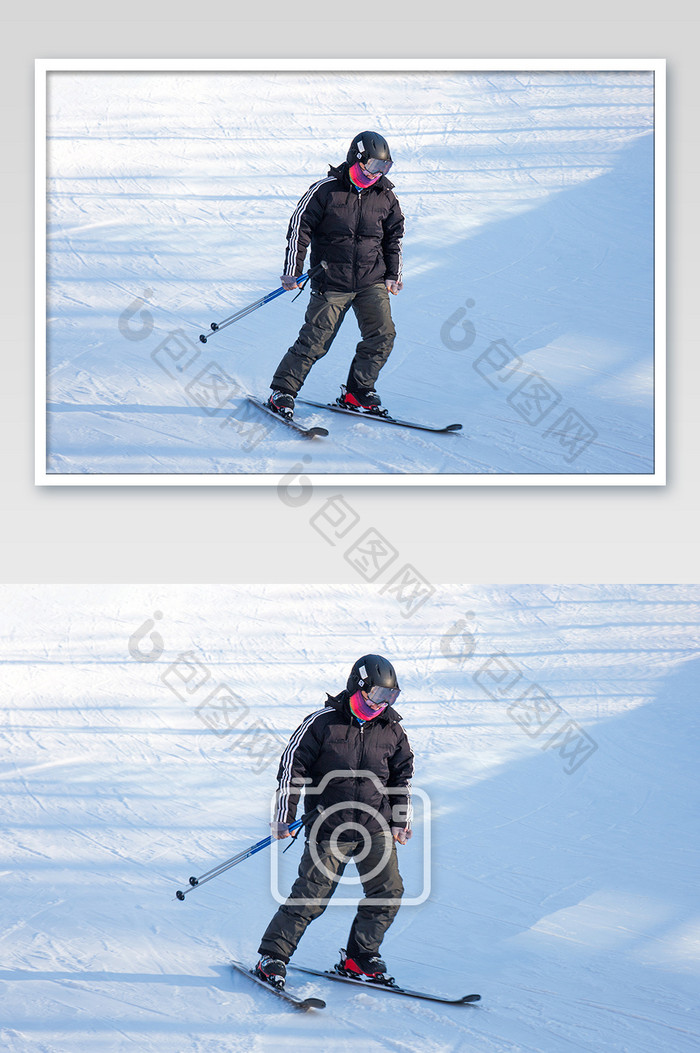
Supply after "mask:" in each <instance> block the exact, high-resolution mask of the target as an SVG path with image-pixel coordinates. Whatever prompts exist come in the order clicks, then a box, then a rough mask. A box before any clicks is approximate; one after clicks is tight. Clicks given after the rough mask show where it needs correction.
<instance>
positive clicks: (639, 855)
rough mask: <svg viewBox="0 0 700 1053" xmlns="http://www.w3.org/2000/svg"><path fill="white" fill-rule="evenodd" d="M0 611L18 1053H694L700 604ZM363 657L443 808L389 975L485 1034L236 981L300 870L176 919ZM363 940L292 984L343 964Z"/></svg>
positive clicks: (268, 599)
mask: <svg viewBox="0 0 700 1053" xmlns="http://www.w3.org/2000/svg"><path fill="white" fill-rule="evenodd" d="M2 599H3V610H4V612H5V615H4V619H3V631H2V662H3V678H2V679H3V684H4V687H5V691H4V694H5V713H4V721H3V730H2V766H1V768H0V788H1V790H2V794H3V837H2V853H3V857H4V861H3V867H2V878H3V926H2V934H1V935H0V941H1V945H2V966H1V967H0V978H1V979H2V982H3V997H2V1004H3V1013H2V1021H1V1022H0V1045H1V1046H2V1049H3V1050H6V1051H8V1053H98V1051H99V1053H130V1051H132V1050H138V1051H139V1053H173V1051H177V1053H231V1051H236V1053H249V1051H251V1050H253V1051H257V1053H263V1051H268V1050H269V1051H271V1053H272V1051H275V1053H276V1051H279V1050H289V1051H290V1053H292V1051H294V1053H297V1051H299V1050H318V1051H319V1053H321V1051H324V1053H346V1051H347V1050H348V1049H356V1048H361V1049H363V1050H366V1051H368V1053H380V1051H385V1050H386V1051H396V1053H425V1051H430V1053H438V1051H440V1053H442V1051H452V1050H469V1051H470V1053H559V1051H567V1053H568V1051H581V1053H584V1051H585V1053H601V1051H606V1053H607V1051H614V1053H659V1051H660V1050H673V1051H674V1053H691V1051H695V1050H697V1049H698V1045H699V1043H700V1019H699V1014H698V999H697V990H698V979H699V977H698V973H699V972H700V965H699V964H698V963H699V960H700V955H699V953H698V952H699V951H700V913H699V911H698V898H697V889H698V879H699V877H700V875H699V873H698V863H699V859H698V836H697V833H698V831H697V824H698V814H700V807H699V804H700V802H698V780H697V758H698V715H697V699H698V682H699V676H698V673H699V668H700V663H699V661H698V647H699V644H700V590H699V589H698V587H697V586H692V587H691V586H646V587H641V586H640V587H635V586H600V587H593V586H562V587H557V586H511V587H507V586H498V587H481V586H480V587H466V586H455V587H451V586H446V585H441V586H438V588H437V591H436V592H435V594H434V595H433V597H432V598H431V599H430V601H429V602H426V603H425V604H424V605H423V606H422V607H421V608H420V609H419V610H417V611H415V612H414V613H413V615H412V616H411V617H406V616H405V615H406V612H405V611H404V610H403V609H402V608H401V606H400V604H399V603H397V598H396V596H392V594H391V593H387V592H385V593H380V591H379V590H378V589H377V588H375V587H374V586H349V585H344V586H335V587H332V586H304V587H294V586H284V587H274V586H260V587H252V586H247V587H229V586H218V587H102V588H99V589H98V588H89V587H44V588H39V587H27V588H19V587H17V588H15V587H11V588H10V587H5V588H4V589H3V596H2ZM368 651H378V652H380V653H383V654H386V655H387V656H389V657H390V658H391V659H392V660H393V662H394V664H395V666H396V669H397V671H398V676H399V681H400V684H401V687H402V695H401V697H400V699H399V701H398V703H397V706H396V708H397V709H398V710H399V712H400V713H401V714H402V716H403V719H404V726H405V728H406V730H407V733H408V735H409V737H410V740H411V743H412V746H413V749H414V752H415V755H416V774H415V780H414V788H415V790H416V798H418V791H419V790H420V791H421V793H422V794H423V795H424V796H425V797H427V798H428V799H429V801H430V819H429V828H430V835H431V836H430V838H429V839H428V837H427V833H428V830H427V827H428V819H427V815H426V812H425V809H424V805H421V804H419V806H418V807H417V821H416V832H415V836H414V837H413V839H412V840H411V841H410V842H409V843H408V844H407V845H406V846H405V847H400V848H399V853H400V866H401V870H402V873H403V876H404V881H405V884H406V897H407V899H408V898H409V897H410V898H413V899H415V900H421V899H422V902H420V903H415V904H414V905H410V904H409V903H408V902H407V903H406V904H405V905H404V906H402V908H401V910H400V911H399V914H398V916H397V919H396V921H395V923H394V925H393V926H392V927H391V928H390V930H389V932H388V934H387V937H386V939H385V941H384V944H383V947H382V951H383V953H384V955H385V957H386V959H387V961H388V963H389V967H390V970H391V972H392V974H393V975H394V976H396V977H397V978H398V979H399V980H400V981H401V982H402V983H404V984H405V985H406V986H412V987H417V988H424V989H428V990H431V991H435V992H444V993H450V994H452V995H463V994H469V993H472V992H477V993H480V994H481V995H482V1001H481V1003H480V1004H479V1005H478V1006H456V1007H453V1006H442V1005H439V1004H437V1003H428V1002H413V1001H410V1000H408V999H400V998H397V997H395V996H392V995H389V994H385V993H383V992H372V991H357V990H356V989H354V988H350V987H346V986H343V985H341V984H331V983H329V982H328V981H324V980H315V979H313V980H312V979H309V978H305V977H302V976H301V974H296V975H293V976H290V979H289V987H290V989H291V988H293V989H294V990H296V991H299V992H301V993H303V994H304V995H311V994H313V995H316V996H320V997H322V998H325V999H326V1001H327V1004H328V1007H327V1009H325V1010H323V1011H321V1012H318V1013H310V1014H308V1015H300V1014H297V1013H296V1012H295V1011H294V1010H293V1009H291V1008H289V1007H288V1006H285V1005H284V1004H282V1003H281V1002H280V1001H278V1000H276V999H275V998H274V995H272V994H270V993H268V992H267V991H264V990H261V989H258V988H257V987H255V986H254V985H253V984H250V983H248V982H247V981H246V979H245V978H244V977H240V976H234V975H233V974H232V973H231V971H230V970H229V968H228V966H227V962H228V960H229V959H230V958H231V957H236V958H238V959H241V960H244V961H247V962H251V963H252V962H254V960H255V952H256V949H257V945H258V941H259V938H260V935H261V933H262V931H263V930H264V928H265V926H266V925H267V922H268V921H269V919H270V917H271V915H272V913H273V912H274V910H275V909H276V902H275V899H274V897H273V894H272V891H271V888H272V886H271V871H270V864H271V860H272V859H273V858H276V859H277V862H278V864H279V868H280V876H279V882H280V886H281V889H282V893H283V894H285V893H286V891H287V889H288V888H289V885H290V884H291V880H292V878H293V876H294V874H295V871H296V867H297V864H298V859H299V855H300V846H299V845H298V844H297V845H295V846H293V847H292V848H291V849H290V851H288V852H287V853H286V854H285V855H282V854H281V852H280V847H281V846H275V849H274V852H273V853H271V852H268V851H266V852H262V853H259V854H258V855H256V856H254V857H252V858H250V859H249V860H247V861H246V862H244V863H242V864H240V866H238V867H236V868H235V869H232V870H230V871H229V872H227V873H225V874H223V875H221V876H220V877H217V878H216V879H215V880H213V881H211V882H209V883H208V884H206V885H202V886H201V887H200V888H198V889H195V890H194V891H193V892H191V893H190V894H188V896H187V898H186V900H185V902H184V903H183V902H179V901H178V900H177V899H176V898H175V892H176V890H177V889H181V888H186V887H187V879H188V877H189V876H190V875H191V874H193V875H201V874H203V873H204V872H206V871H208V870H209V869H210V868H211V867H213V866H215V865H216V864H217V863H219V862H222V861H224V860H226V859H228V858H230V857H231V856H233V855H234V854H235V853H237V852H239V851H241V850H242V849H243V848H246V847H248V846H250V845H252V844H253V843H255V842H257V841H258V840H260V839H261V838H263V837H265V836H266V834H267V832H268V829H267V821H268V819H269V803H270V796H271V793H272V791H273V789H274V785H275V774H276V769H277V761H278V758H279V755H280V753H281V750H282V748H283V746H284V744H285V743H286V741H287V739H288V737H289V736H290V735H291V733H292V731H293V730H294V728H295V727H297V726H298V724H299V723H300V721H301V720H302V718H303V717H304V716H305V715H306V714H307V713H309V712H312V711H313V710H315V709H317V708H318V707H319V706H320V705H322V704H323V702H324V700H325V692H326V691H329V692H333V693H335V692H337V691H338V690H339V689H340V688H342V687H343V686H344V682H345V678H346V676H347V673H348V671H349V669H350V666H351V664H352V663H353V661H354V660H355V659H356V658H357V657H359V655H361V654H363V653H366V652H368ZM428 841H429V845H428ZM426 851H427V860H428V865H427V868H426V867H424V859H425V856H426ZM424 871H427V876H426V873H424ZM354 894H355V896H356V895H357V888H355V890H354ZM352 916H353V907H352V906H351V905H341V906H336V905H331V906H330V907H329V908H328V909H327V911H326V913H325V914H324V915H323V916H322V917H321V918H319V919H318V920H317V921H315V922H314V923H313V924H312V926H311V927H310V928H309V930H308V931H307V932H306V934H305V936H304V937H303V939H302V941H301V943H300V946H299V948H298V951H297V955H296V960H297V961H298V962H299V963H300V964H304V963H306V964H309V965H316V966H320V967H326V966H330V965H331V964H332V963H333V962H334V961H335V960H336V955H337V952H338V948H339V947H341V946H343V945H344V942H345V939H346V937H347V934H348V930H349V926H350V923H351V919H352Z"/></svg>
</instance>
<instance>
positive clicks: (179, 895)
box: [175, 889, 185, 899]
mask: <svg viewBox="0 0 700 1053" xmlns="http://www.w3.org/2000/svg"><path fill="white" fill-rule="evenodd" d="M175 895H176V896H177V898H178V899H184V898H185V893H184V892H183V891H182V889H178V890H177V892H176V893H175Z"/></svg>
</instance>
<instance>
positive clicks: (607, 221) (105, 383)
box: [47, 72, 653, 475]
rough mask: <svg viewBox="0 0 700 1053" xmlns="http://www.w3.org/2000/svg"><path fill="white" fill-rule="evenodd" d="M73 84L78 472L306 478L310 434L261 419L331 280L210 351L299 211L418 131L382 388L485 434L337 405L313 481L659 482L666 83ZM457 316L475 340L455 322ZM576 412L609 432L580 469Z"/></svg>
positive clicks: (57, 179)
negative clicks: (171, 352) (383, 142)
mask: <svg viewBox="0 0 700 1053" xmlns="http://www.w3.org/2000/svg"><path fill="white" fill-rule="evenodd" d="M49 79H50V89H49V104H48V114H49V117H48V158H49V164H48V167H49V191H48V231H49V235H48V251H49V282H48V290H49V295H48V300H49V323H48V367H47V368H48V402H49V410H48V452H47V458H48V459H47V464H48V470H49V471H50V472H60V473H80V474H93V473H105V472H109V473H135V474H143V473H146V474H147V473H160V472H165V473H172V474H182V473H200V474H202V473H203V474H207V473H227V474H232V475H237V474H240V473H255V474H260V473H268V474H279V473H286V472H288V471H289V470H290V468H291V467H292V466H293V465H294V464H295V463H297V461H298V458H299V454H300V447H299V442H300V440H299V439H295V440H290V438H289V436H288V435H287V434H286V433H284V432H283V431H282V429H281V428H276V427H275V425H274V422H272V423H271V424H270V423H269V422H265V421H256V420H255V417H254V415H253V416H250V415H248V414H247V413H246V414H245V415H244V416H241V414H240V407H241V405H242V395H243V393H244V392H245V391H250V392H251V393H257V394H264V393H265V391H266V390H267V388H268V385H269V381H270V377H271V375H272V373H273V371H274V368H275V366H276V364H277V362H278V361H279V358H280V357H281V354H282V353H283V352H284V351H285V350H286V349H287V347H288V346H289V345H290V344H291V343H292V342H293V340H294V338H295V337H296V333H297V331H298V328H299V325H300V324H301V320H302V318H303V313H304V309H305V304H306V302H307V298H308V293H306V294H302V297H301V298H300V299H299V300H298V301H297V302H295V303H292V297H288V296H285V297H282V298H280V299H278V300H275V301H274V302H273V303H271V304H269V305H267V306H265V307H263V308H261V310H260V311H256V312H254V313H253V314H252V315H251V316H249V317H247V318H245V319H243V320H242V321H241V322H239V323H237V324H236V325H235V326H232V327H231V328H230V329H228V330H226V331H225V332H222V333H221V334H220V335H218V336H216V337H214V338H213V339H212V340H210V341H209V342H208V343H207V345H206V348H204V346H203V345H200V344H199V341H198V336H199V333H201V332H203V331H206V330H207V328H208V325H209V323H210V321H213V320H214V319H219V320H220V319H221V318H222V317H225V316H228V315H230V314H231V313H233V312H234V311H236V310H238V309H239V308H240V307H242V306H244V305H246V304H248V303H251V302H253V301H254V300H256V299H258V298H259V297H260V296H261V295H262V294H264V293H266V292H268V291H270V290H272V289H274V288H275V287H276V286H277V284H278V271H279V269H280V266H281V260H282V256H283V250H284V244H285V242H284V238H285V233H286V228H287V222H288V220H289V216H290V215H291V212H292V210H293V208H294V206H295V204H296V202H297V200H298V198H299V197H300V196H301V194H302V193H304V191H305V190H306V189H307V187H308V186H309V185H310V183H311V182H313V180H314V179H315V178H317V177H318V176H320V175H324V174H325V172H326V166H327V165H328V163H336V162H337V161H339V160H341V159H342V153H343V150H344V148H345V147H344V145H343V144H345V143H346V142H347V141H349V140H350V138H352V135H354V134H355V132H356V130H357V128H358V127H360V126H368V125H372V124H374V125H377V126H380V127H381V128H382V130H384V131H385V133H386V134H387V137H388V138H389V140H390V142H391V144H392V150H393V153H394V156H395V165H394V169H393V170H392V181H394V182H395V185H396V190H397V193H398V195H399V199H400V201H401V203H402V207H403V210H404V212H405V214H406V217H407V229H406V237H405V241H404V267H405V288H404V290H403V292H402V293H401V294H400V295H399V296H398V297H395V298H393V299H392V308H393V311H394V317H395V321H396V326H397V331H398V338H397V341H396V346H395V348H394V351H393V352H392V355H391V357H390V359H389V362H388V363H387V365H386V367H385V368H384V370H383V372H382V375H381V378H380V385H379V389H380V392H381V394H382V395H383V398H384V403H385V405H387V407H388V408H389V409H390V411H391V412H392V413H393V414H394V415H395V416H399V417H404V418H408V419H415V420H425V422H426V423H451V422H453V421H460V422H462V423H463V424H464V433H463V434H462V435H460V436H459V437H458V436H457V435H441V436H436V437H434V438H433V439H431V440H430V441H429V442H428V441H425V439H424V440H423V441H421V439H420V438H419V435H418V433H415V432H412V433H410V434H409V435H408V436H407V435H406V434H405V433H401V432H399V430H398V429H396V430H395V431H393V432H390V431H389V429H388V428H385V429H383V431H382V432H381V433H380V434H379V435H375V434H374V433H373V432H372V431H371V429H372V427H373V426H372V425H363V424H362V423H361V422H354V421H344V420H343V419H342V418H339V417H337V416H331V415H330V414H328V413H322V414H320V415H319V417H318V419H319V420H323V423H324V425H326V426H327V427H328V428H329V430H330V432H331V434H330V436H329V437H328V438H327V439H324V440H323V441H322V442H320V441H319V442H315V443H314V444H313V452H312V457H313V460H312V463H311V465H310V466H308V473H310V474H313V473H326V472H333V473H368V474H383V473H388V474H405V473H409V472H410V473H430V474H432V473H440V474H446V473H451V474H455V475H465V474H470V475H471V474H493V473H504V474H512V473H561V472H574V473H584V474H586V473H631V472H632V473H642V474H643V473H646V472H649V471H651V470H652V461H651V458H652V380H653V376H652V355H653V340H652V337H653V333H652V328H653V327H652V312H653V293H652V278H653V267H652V262H653V260H652V253H653V250H652V242H651V204H652V201H651V173H652V163H653V155H652V149H651V147H652V135H651V133H652V129H653V102H652V92H653V87H652V84H651V79H650V77H648V76H646V75H644V74H641V73H578V74H576V73H559V74H551V73H544V72H542V73H502V74H484V73H482V74H477V73H474V74H470V73H449V72H444V73H439V74H438V73H435V74H423V73H397V74H376V75H374V74H351V73H341V72H337V73H333V74H332V75H331V74H322V73H296V74H293V73H289V74H281V73H278V74H259V73H252V74H251V73H237V74H207V73H200V74H182V75H180V74H174V73H172V74H155V73H150V74H144V73H130V74H126V73H124V74H115V73H107V72H101V73H87V72H85V73H80V74H72V73H67V72H66V73H60V74H52V75H51V76H50V78H49ZM268 87H271V90H269V91H268V90H266V89H267V88H268ZM362 98H364V99H369V100H371V101H370V102H366V103H364V104H363V103H361V102H358V100H359V99H362ZM319 99H322V100H323V105H322V106H320V105H319ZM281 113H284V115H285V116H284V120H282V118H281V117H280V114H281ZM146 290H150V294H149V295H147V294H146ZM138 298H143V299H144V300H145V301H146V303H145V304H144V303H141V304H135V301H136V300H137V299H138ZM467 303H469V305H470V306H469V307H468V308H467V306H466V305H467ZM143 309H146V310H147V311H148V312H149V314H150V318H151V321H150V323H148V324H147V326H146V328H145V329H144V330H143V332H140V327H141V325H142V322H141V321H140V316H139V314H138V311H139V310H143ZM130 310H131V311H134V310H135V311H136V312H137V313H136V316H135V317H132V318H131V319H130V320H129V319H127V320H126V321H125V320H124V319H123V318H122V327H121V329H120V318H121V316H122V315H124V314H125V313H128V312H129V311H130ZM458 315H459V318H457V316H458ZM453 317H454V318H456V319H457V320H456V322H455V328H454V330H453V329H449V334H452V333H454V336H453V337H452V339H455V340H457V341H458V344H459V346H461V348H462V349H461V350H460V349H459V348H458V349H456V350H455V349H453V348H452V349H451V348H450V347H449V346H448V344H447V343H446V342H445V340H444V339H443V335H442V332H443V325H444V324H445V323H446V322H447V320H448V319H450V318H453ZM469 324H471V325H472V326H473V330H474V337H473V340H472V343H471V344H469V343H468V335H465V334H466V332H467V331H466V330H465V329H464V328H463V326H464V325H469ZM149 326H150V328H149ZM173 332H178V333H179V339H180V341H181V342H182V343H181V345H179V349H180V351H182V348H183V347H184V348H185V349H187V350H186V352H185V355H184V362H183V363H182V366H183V368H181V369H180V370H178V368H177V366H174V365H173V362H172V359H168V358H167V357H166V352H165V351H164V350H163V349H162V345H163V343H164V342H165V341H166V340H168V339H170V340H172V339H173V337H172V335H171V334H172V333H173ZM124 333H126V335H124ZM141 337H143V338H141ZM357 338H358V332H357V327H356V324H355V322H354V319H352V318H348V319H347V320H346V322H345V324H344V326H343V328H342V329H341V332H340V335H339V336H338V338H337V340H336V342H335V344H334V345H333V347H332V349H331V351H330V352H329V354H328V355H327V356H326V357H325V358H324V359H323V360H322V361H319V362H318V363H317V364H316V365H315V366H314V369H313V371H312V373H311V375H310V377H309V379H308V381H307V383H306V385H305V387H304V392H303V393H304V394H305V395H307V396H308V397H309V398H316V399H319V400H320V401H324V400H329V399H332V398H334V397H335V395H336V394H337V391H338V386H339V384H340V383H342V382H343V381H344V380H345V377H346V374H347V368H348V364H349V361H350V359H351V357H352V353H353V350H354V346H355V343H356V341H357ZM448 339H449V336H448ZM460 341H461V344H460V343H459V342H460ZM494 341H505V343H506V344H507V346H508V347H509V348H510V349H511V351H512V352H513V353H514V354H516V355H517V356H519V357H520V360H521V365H520V366H519V367H518V370H517V371H516V372H514V374H513V376H512V378H511V377H507V376H503V370H501V372H500V373H498V372H497V368H494V367H489V366H488V364H484V363H483V362H482V364H481V365H477V367H476V368H475V363H476V362H477V359H478V357H479V356H480V355H482V354H483V353H484V352H485V351H486V350H487V349H488V348H489V346H490V345H491V344H492V342H494ZM499 346H501V347H502V346H503V345H499ZM159 349H160V350H159ZM210 364H213V367H214V368H216V369H218V370H223V371H224V372H225V374H226V376H227V377H229V378H230V381H228V380H226V381H225V383H224V384H223V385H222V386H221V388H220V389H219V395H218V396H216V398H215V397H214V395H213V394H212V393H211V391H210V392H209V394H207V393H206V392H204V391H203V390H202V388H201V386H198V385H197V383H196V378H197V376H198V375H200V374H201V373H202V371H203V370H205V369H206V367H208V366H209V365H210ZM165 367H167V372H166V368H165ZM532 372H536V373H538V374H539V375H540V376H541V377H542V378H543V379H544V381H546V384H547V385H549V388H550V389H551V390H553V391H554V393H555V394H556V395H558V396H559V402H558V403H557V405H555V406H553V409H552V410H551V411H550V413H549V414H548V415H547V416H546V417H544V418H542V421H541V423H531V421H537V417H536V416H535V414H534V410H533V408H532V403H529V404H528V405H527V406H526V405H525V404H524V403H523V401H522V398H521V397H520V396H518V395H516V394H514V393H515V391H516V388H517V386H518V384H519V383H521V382H522V381H523V380H525V378H526V377H527V376H528V375H529V374H530V373H532ZM188 384H189V385H190V387H189V390H188ZM552 397H554V396H552ZM509 398H510V401H508V400H509ZM207 400H209V401H207ZM212 400H213V401H212ZM567 408H571V409H573V410H574V411H576V413H578V414H579V415H580V416H582V417H583V418H584V420H585V421H586V422H588V424H590V425H591V426H592V427H593V428H594V429H595V430H596V431H597V433H598V435H597V437H596V439H595V440H594V441H593V442H592V443H591V445H589V446H588V447H587V448H586V449H585V450H584V451H583V453H581V455H580V456H579V457H578V458H576V459H575V460H574V461H572V462H567V461H566V460H565V455H566V453H567V451H566V450H565V449H564V448H563V447H562V446H561V445H560V444H559V442H558V440H557V439H556V436H555V437H552V436H549V437H547V435H546V434H545V433H546V429H547V427H549V425H550V423H553V422H554V421H555V420H556V419H557V417H558V416H559V415H560V414H561V413H562V412H563V411H565V410H566V409H567ZM178 410H182V411H183V412H178ZM300 412H301V411H300ZM306 413H307V410H306V409H304V411H303V414H304V417H306ZM528 414H529V416H530V419H527V418H528ZM227 418H229V419H228V423H226V420H227ZM380 427H381V426H380V425H376V429H378V428H380ZM302 443H303V440H302ZM303 452H304V453H308V452H309V449H308V448H307V446H306V444H303Z"/></svg>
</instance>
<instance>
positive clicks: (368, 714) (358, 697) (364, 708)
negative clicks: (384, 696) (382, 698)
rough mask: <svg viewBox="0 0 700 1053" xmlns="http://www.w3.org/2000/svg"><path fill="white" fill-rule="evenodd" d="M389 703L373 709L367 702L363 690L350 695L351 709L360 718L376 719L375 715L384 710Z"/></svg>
mask: <svg viewBox="0 0 700 1053" xmlns="http://www.w3.org/2000/svg"><path fill="white" fill-rule="evenodd" d="M387 705H388V703H386V704H385V705H383V706H382V707H381V709H372V707H371V706H368V705H367V703H366V702H365V700H364V698H363V697H362V692H361V691H356V692H355V694H354V695H351V696H350V709H351V710H352V711H353V713H354V714H355V716H356V717H357V718H358V719H359V720H374V718H375V717H378V716H379V714H380V713H383V712H384V710H385V709H386V707H387Z"/></svg>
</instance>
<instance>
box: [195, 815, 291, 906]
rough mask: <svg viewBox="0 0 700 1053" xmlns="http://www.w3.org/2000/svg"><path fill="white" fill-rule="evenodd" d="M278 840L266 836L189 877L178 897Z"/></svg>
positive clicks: (204, 883)
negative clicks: (213, 865) (196, 875)
mask: <svg viewBox="0 0 700 1053" xmlns="http://www.w3.org/2000/svg"><path fill="white" fill-rule="evenodd" d="M301 822H302V821H301V819H295V821H294V822H293V823H290V824H289V829H290V831H291V830H298V829H299V827H300V826H301ZM275 840H277V839H276V838H274V837H273V836H272V834H270V836H269V837H264V838H263V839H262V841H258V843H257V845H253V846H252V847H251V848H246V849H244V850H243V851H242V852H239V853H238V855H236V856H231V858H230V859H227V860H226V861H225V862H224V863H219V865H218V866H215V867H212V869H211V870H207V872H206V874H202V876H201V877H198V878H197V877H191V878H190V879H189V882H190V887H189V888H186V889H185V891H184V892H183V891H182V890H181V889H178V890H177V892H176V893H175V895H176V896H177V898H178V899H180V900H182V899H184V898H185V896H186V895H187V893H188V892H191V891H192V889H194V888H198V887H199V886H200V885H206V883H207V881H211V880H212V879H213V878H215V877H218V876H219V874H223V873H224V871H226V870H230V869H231V867H235V865H236V863H242V862H243V860H244V859H248V858H249V857H250V856H254V855H255V853H256V852H261V851H262V850H263V848H267V847H268V846H269V845H271V844H272V842H273V841H275Z"/></svg>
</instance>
